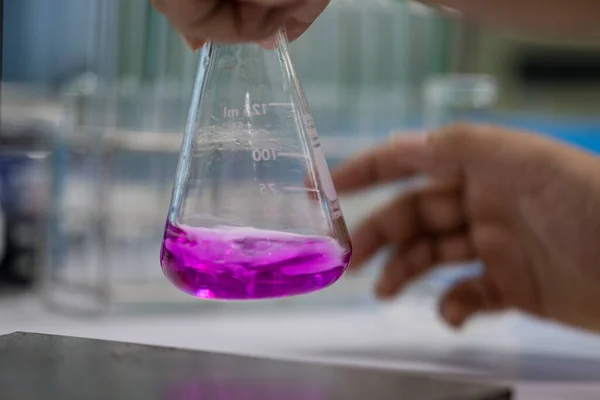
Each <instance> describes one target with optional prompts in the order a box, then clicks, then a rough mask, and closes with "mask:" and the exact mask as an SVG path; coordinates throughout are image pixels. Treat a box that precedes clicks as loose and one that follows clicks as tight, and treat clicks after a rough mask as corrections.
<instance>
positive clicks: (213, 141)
mask: <svg viewBox="0 0 600 400" xmlns="http://www.w3.org/2000/svg"><path fill="white" fill-rule="evenodd" d="M273 45H274V48H272V49H266V48H263V47H261V46H259V45H257V44H255V43H245V44H238V45H215V44H210V43H209V44H207V45H206V46H205V47H204V48H203V49H202V51H201V54H200V63H199V66H198V73H197V77H196V83H195V87H194V92H193V98H192V103H191V106H190V111H189V117H188V124H187V127H186V132H185V135H184V139H183V144H182V149H181V155H180V159H179V165H178V168H177V175H176V182H175V186H174V189H173V194H172V199H171V207H170V210H169V216H168V221H167V225H166V228H165V234H164V241H163V246H162V250H161V265H162V268H163V272H164V273H165V275H166V276H167V277H168V278H169V279H170V280H171V282H172V283H173V284H174V285H175V286H177V287H178V288H179V289H181V290H182V291H184V292H186V293H189V294H192V295H194V296H196V297H199V298H205V299H231V300H234V299H265V298H275V297H284V296H292V295H298V294H303V293H309V292H313V291H317V290H320V289H322V288H325V287H327V286H329V285H331V284H333V283H334V282H335V281H337V280H338V279H339V278H340V277H341V276H342V274H343V273H344V271H345V270H346V268H347V266H348V263H349V261H350V254H351V244H350V239H349V235H348V231H347V228H346V223H345V221H344V218H343V216H342V211H341V209H340V206H339V203H338V199H337V194H336V191H335V188H334V186H333V183H332V181H331V175H330V172H329V168H328V167H327V163H326V161H325V157H324V155H323V152H322V149H321V148H320V143H319V138H318V135H317V132H316V130H315V128H314V124H313V121H312V117H311V115H310V113H309V110H308V106H307V104H306V100H305V97H304V94H303V92H302V89H301V87H300V84H299V81H298V78H297V77H296V73H295V71H294V67H293V65H292V62H291V59H290V56H289V48H288V42H287V38H286V36H285V33H284V32H283V31H282V32H279V33H278V34H277V36H276V37H275V39H274V41H273Z"/></svg>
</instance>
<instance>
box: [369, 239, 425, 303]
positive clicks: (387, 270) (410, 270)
mask: <svg viewBox="0 0 600 400" xmlns="http://www.w3.org/2000/svg"><path fill="white" fill-rule="evenodd" d="M433 253H434V249H433V248H432V245H431V242H430V241H429V240H426V239H422V240H419V241H417V243H416V244H415V245H413V246H412V247H411V249H410V250H409V251H403V250H402V249H398V250H397V251H396V252H395V254H394V256H393V257H392V258H391V259H390V260H389V261H388V262H387V263H386V265H385V266H384V268H383V271H382V273H381V276H380V277H379V279H378V281H377V284H376V286H375V294H376V295H377V296H378V297H379V298H381V299H386V298H390V297H392V296H394V295H395V294H396V293H398V292H399V291H400V290H401V289H402V288H403V287H404V286H405V285H406V284H407V283H408V282H409V281H410V280H411V278H412V277H414V276H416V275H420V274H422V273H423V272H425V271H426V270H428V269H430V268H431V264H432V261H433V257H434V254H433Z"/></svg>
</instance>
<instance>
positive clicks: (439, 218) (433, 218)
mask: <svg viewBox="0 0 600 400" xmlns="http://www.w3.org/2000/svg"><path fill="white" fill-rule="evenodd" d="M416 195H417V196H418V197H417V198H418V212H419V218H420V220H421V223H422V225H423V229H424V230H426V231H428V232H430V233H435V234H440V233H444V232H450V231H455V230H457V229H459V228H460V227H461V226H462V225H464V224H465V212H464V206H463V202H462V196H461V193H460V191H459V190H458V189H457V188H456V187H454V186H442V185H438V186H428V187H425V188H422V189H420V190H419V191H418V192H416Z"/></svg>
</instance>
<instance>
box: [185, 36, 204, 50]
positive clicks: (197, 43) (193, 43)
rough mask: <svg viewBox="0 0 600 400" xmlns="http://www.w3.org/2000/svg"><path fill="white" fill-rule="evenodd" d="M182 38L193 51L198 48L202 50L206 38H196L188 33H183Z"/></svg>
mask: <svg viewBox="0 0 600 400" xmlns="http://www.w3.org/2000/svg"><path fill="white" fill-rule="evenodd" d="M181 38H182V39H183V42H184V43H185V45H186V46H187V48H188V49H190V50H191V51H192V52H193V53H196V52H197V51H198V50H200V49H201V48H202V46H204V43H205V41H204V40H201V39H195V38H193V37H191V36H187V35H182V36H181Z"/></svg>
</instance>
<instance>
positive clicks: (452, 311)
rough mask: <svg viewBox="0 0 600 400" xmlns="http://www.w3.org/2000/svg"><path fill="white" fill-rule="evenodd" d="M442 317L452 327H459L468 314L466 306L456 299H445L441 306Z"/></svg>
mask: <svg viewBox="0 0 600 400" xmlns="http://www.w3.org/2000/svg"><path fill="white" fill-rule="evenodd" d="M441 315H442V318H443V319H444V320H445V321H446V322H447V323H448V324H449V325H450V326H452V327H454V328H460V327H461V326H462V325H463V324H464V322H465V320H466V319H467V318H468V316H469V311H468V309H467V307H465V306H464V305H462V304H461V303H459V302H456V301H447V302H445V303H443V304H442V307H441Z"/></svg>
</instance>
